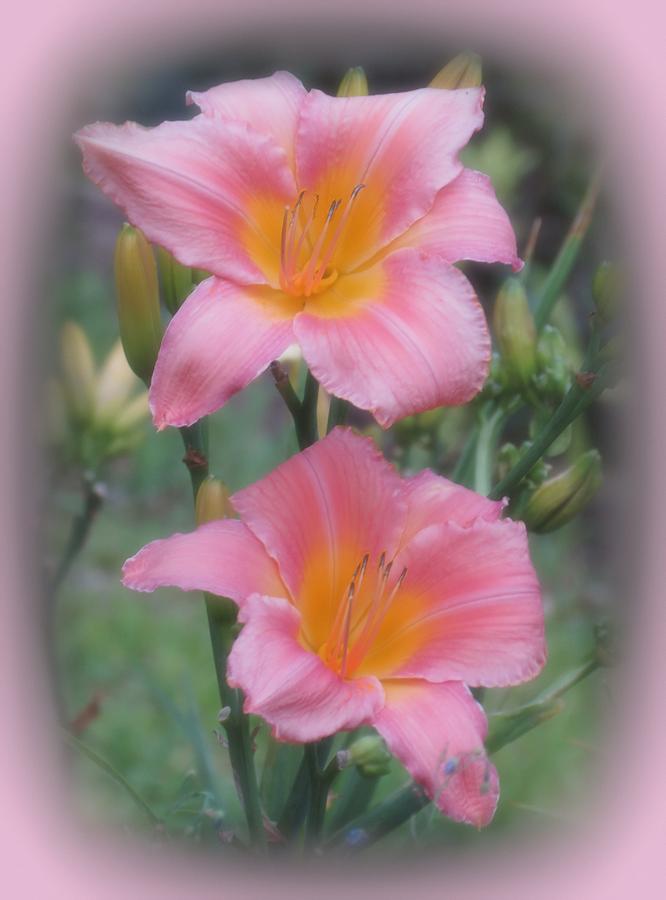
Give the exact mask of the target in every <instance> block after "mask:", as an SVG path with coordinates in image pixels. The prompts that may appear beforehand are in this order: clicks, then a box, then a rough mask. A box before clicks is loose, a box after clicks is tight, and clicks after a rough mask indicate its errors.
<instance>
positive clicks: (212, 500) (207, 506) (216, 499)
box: [194, 475, 235, 525]
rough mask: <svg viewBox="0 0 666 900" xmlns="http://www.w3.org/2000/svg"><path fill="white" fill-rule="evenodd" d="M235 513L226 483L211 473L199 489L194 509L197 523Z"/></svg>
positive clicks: (202, 523) (223, 517) (225, 517)
mask: <svg viewBox="0 0 666 900" xmlns="http://www.w3.org/2000/svg"><path fill="white" fill-rule="evenodd" d="M234 515H235V512H234V508H233V506H232V505H231V503H230V502H229V491H228V490H227V487H226V485H225V484H224V482H223V481H220V479H219V478H216V477H215V476H214V475H209V476H208V477H207V478H205V479H204V480H203V481H202V482H201V486H200V487H199V490H198V491H197V499H196V504H195V511H194V517H195V520H196V523H197V525H204V524H205V523H206V522H215V521H216V520H217V519H228V518H231V516H234Z"/></svg>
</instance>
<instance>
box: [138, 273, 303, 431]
mask: <svg viewBox="0 0 666 900" xmlns="http://www.w3.org/2000/svg"><path fill="white" fill-rule="evenodd" d="M297 308H298V304H297V301H295V300H294V298H291V297H286V296H284V295H282V294H280V293H279V292H278V291H273V290H272V289H271V288H263V287H260V286H255V287H252V286H246V287H243V286H240V285H236V284H233V283H232V282H229V281H224V280H222V279H219V278H208V279H207V280H206V281H203V282H202V283H201V284H200V285H199V286H198V287H197V288H196V290H195V291H194V292H193V293H192V294H190V296H189V297H188V298H187V300H186V301H185V303H184V304H183V305H182V306H181V308H180V309H179V310H178V312H177V313H176V315H175V316H174V317H173V319H172V320H171V322H170V323H169V327H168V328H167V330H166V332H165V335H164V338H163V340H162V346H161V348H160V352H159V355H158V357H157V363H156V365H155V371H154V372H153V378H152V383H151V385H150V408H151V410H152V412H153V419H154V421H155V426H156V427H157V428H158V429H159V428H164V427H165V426H166V425H178V426H181V425H190V424H191V423H192V422H196V421H197V419H200V418H201V417H202V416H205V415H208V414H209V413H211V412H214V411H215V410H216V409H219V408H220V407H221V406H224V404H225V403H226V402H227V400H229V398H230V397H232V396H233V395H234V394H235V393H236V392H237V391H240V390H241V389H242V388H244V387H245V386H246V385H247V384H249V383H250V382H251V381H253V380H254V379H255V378H256V377H257V376H258V375H260V374H261V373H262V372H263V371H264V370H265V369H266V367H267V366H268V365H269V363H270V362H271V361H272V360H273V359H276V358H277V357H278V356H279V355H280V354H281V353H282V352H283V351H284V350H285V349H286V348H287V347H288V346H289V344H291V343H293V340H294V338H293V332H292V322H291V318H290V316H293V314H294V310H295V309H297Z"/></svg>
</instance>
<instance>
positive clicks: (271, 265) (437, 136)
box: [76, 72, 521, 428]
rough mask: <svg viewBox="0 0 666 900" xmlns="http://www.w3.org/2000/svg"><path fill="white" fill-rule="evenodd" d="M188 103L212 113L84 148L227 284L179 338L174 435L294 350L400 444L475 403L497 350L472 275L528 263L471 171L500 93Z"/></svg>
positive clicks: (163, 230)
mask: <svg viewBox="0 0 666 900" xmlns="http://www.w3.org/2000/svg"><path fill="white" fill-rule="evenodd" d="M188 101H189V102H191V103H196V104H197V105H198V107H199V108H200V110H201V113H200V114H199V115H197V116H195V117H194V118H193V119H191V120H189V121H183V122H164V123H163V124H162V125H159V126H158V127H156V128H151V129H149V128H142V127H141V126H139V125H136V124H134V123H126V124H125V125H122V126H115V125H109V124H104V123H97V124H94V125H90V126H87V127H86V128H83V129H82V130H81V131H79V132H78V133H77V135H76V141H77V143H78V144H79V146H80V148H81V150H82V152H83V164H84V170H85V172H86V174H87V175H88V176H89V177H90V178H91V179H92V180H93V181H94V182H95V183H96V184H97V185H99V187H100V188H101V189H102V190H103V191H104V192H105V193H106V194H107V195H108V196H109V197H110V198H111V199H112V200H113V201H114V202H115V203H117V204H118V205H119V206H121V207H122V208H123V210H125V213H126V215H127V217H128V219H129V221H130V222H131V223H132V224H133V225H136V226H138V227H140V228H141V229H143V231H144V232H145V233H146V235H147V236H148V238H149V239H150V240H151V241H153V242H155V243H157V244H161V245H163V246H165V247H167V248H168V249H169V250H170V251H171V252H172V253H173V254H174V255H175V256H176V257H177V259H179V260H180V262H182V263H184V264H185V265H189V266H196V267H199V268H203V269H206V270H207V271H209V272H211V273H212V276H213V277H212V278H211V279H210V280H208V281H205V282H203V283H202V284H201V285H200V286H199V287H197V288H196V290H195V291H194V292H193V293H192V294H191V296H190V297H189V298H188V299H187V300H186V301H185V303H184V305H183V306H182V308H181V309H180V310H179V311H178V313H177V314H176V315H175V317H174V318H173V320H172V322H171V324H170V325H169V328H168V329H167V332H166V335H165V338H164V342H163V345H162V349H161V351H160V355H159V358H158V360H157V365H156V367H155V372H154V375H153V381H152V385H151V391H150V402H151V408H152V411H153V417H154V421H155V424H156V425H157V427H158V428H162V427H164V426H166V425H178V426H181V425H189V424H191V423H192V422H194V421H196V420H197V419H199V418H201V417H202V416H204V415H206V414H208V413H210V412H212V411H214V410H216V409H218V408H219V407H221V406H223V405H224V404H225V403H226V402H227V400H228V399H229V398H230V397H231V396H232V395H233V394H234V393H235V392H236V391H238V390H240V389H241V388H243V387H245V386H246V385H247V384H248V383H249V382H250V381H252V380H253V379H254V378H256V377H257V375H258V374H260V373H261V372H263V371H264V370H265V369H266V367H267V366H268V364H269V363H270V362H271V360H273V359H274V358H276V357H277V356H279V355H280V354H281V353H282V352H283V351H284V350H285V348H286V347H288V346H289V345H290V344H293V343H298V344H299V345H300V347H301V349H302V351H303V356H304V357H305V360H306V361H307V363H308V365H309V367H310V369H311V371H312V372H313V374H314V375H315V376H316V377H317V379H318V380H319V381H320V382H321V384H322V385H323V386H324V387H325V388H326V389H327V390H328V391H329V392H331V393H333V394H335V395H337V396H339V397H342V398H344V399H346V400H349V401H350V402H351V403H354V404H355V405H356V406H358V407H360V408H362V409H367V410H370V411H371V412H372V413H373V414H374V416H375V418H376V419H377V421H378V422H379V423H380V424H381V425H382V426H383V427H388V426H389V425H391V424H392V423H393V422H394V421H396V420H397V419H399V418H402V417H403V416H406V415H409V414H412V413H416V412H420V411H422V410H426V409H431V408H434V407H437V406H442V405H456V404H460V403H465V402H467V401H468V400H470V399H471V398H472V397H473V396H474V395H475V394H476V393H477V391H478V390H479V389H480V388H481V386H482V384H483V382H484V380H485V377H486V375H487V370H488V364H489V359H490V338H489V335H488V329H487V326H486V322H485V317H484V315H483V311H482V309H481V307H480V305H479V303H478V301H477V299H476V297H475V295H474V291H473V289H472V287H471V285H470V284H469V282H468V281H467V279H466V278H465V276H464V275H462V273H461V272H460V271H459V270H458V269H456V268H454V266H453V264H454V263H455V262H457V261H459V260H464V259H471V260H478V261H482V262H495V261H499V262H503V263H509V264H510V265H512V266H513V267H514V268H519V267H520V265H521V263H520V260H519V259H518V257H517V254H516V242H515V237H514V234H513V230H512V228H511V224H510V222H509V220H508V218H507V216H506V213H505V212H504V210H503V209H502V208H501V206H500V205H499V203H498V202H497V199H496V197H495V194H494V192H493V189H492V187H491V185H490V181H489V179H488V178H487V177H486V176H485V175H482V174H480V173H479V172H473V171H471V170H468V169H464V168H463V166H462V164H461V163H460V161H459V159H458V152H459V151H460V150H461V148H462V147H464V146H465V144H466V143H467V142H468V141H469V139H470V137H471V136H472V134H473V133H474V132H475V131H476V130H478V129H479V128H480V127H481V124H482V121H483V114H482V109H481V107H482V102H483V91H482V89H480V88H470V89H464V90H456V91H447V90H439V89H435V88H424V89H422V90H417V91H411V92H406V93H398V94H386V95H378V96H370V97H345V98H341V97H329V96H327V95H325V94H323V93H321V92H320V91H309V92H308V91H306V90H305V88H304V87H303V85H302V84H301V82H300V81H298V79H296V78H294V77H293V76H292V75H289V74H288V73H286V72H278V73H276V74H275V75H273V76H272V77H270V78H260V79H257V80H249V81H239V82H235V83H232V84H224V85H220V86H218V87H215V88H212V89H211V90H209V91H207V92H205V93H203V94H189V95H188Z"/></svg>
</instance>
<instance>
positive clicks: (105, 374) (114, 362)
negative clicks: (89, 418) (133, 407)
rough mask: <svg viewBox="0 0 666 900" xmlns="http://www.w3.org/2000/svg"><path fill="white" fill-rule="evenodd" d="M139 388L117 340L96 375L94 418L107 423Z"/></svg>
mask: <svg viewBox="0 0 666 900" xmlns="http://www.w3.org/2000/svg"><path fill="white" fill-rule="evenodd" d="M138 386H139V382H138V381H137V380H136V375H135V374H134V372H132V370H131V369H130V367H129V365H128V363H127V358H126V356H125V351H124V350H123V346H122V343H121V342H120V341H119V340H118V341H116V343H115V344H114V345H113V347H112V348H111V350H110V351H109V353H108V355H107V357H106V359H105V360H104V362H103V364H102V367H101V368H100V370H99V372H98V373H97V384H96V392H95V393H96V397H95V418H96V419H97V421H104V422H109V421H113V419H114V418H115V417H116V415H118V414H119V413H120V412H121V410H122V409H123V408H124V407H125V406H126V405H127V401H128V399H129V397H130V395H131V394H132V392H133V391H134V388H136V387H138Z"/></svg>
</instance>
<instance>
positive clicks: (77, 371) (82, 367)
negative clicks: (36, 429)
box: [60, 322, 95, 422]
mask: <svg viewBox="0 0 666 900" xmlns="http://www.w3.org/2000/svg"><path fill="white" fill-rule="evenodd" d="M60 354H61V360H62V388H63V393H64V396H65V404H66V407H67V413H68V415H69V416H70V418H71V419H72V420H73V421H74V422H84V421H86V420H88V419H90V418H91V416H92V414H93V411H94V407H95V362H94V360H93V355H92V350H91V348H90V343H89V341H88V338H87V337H86V333H85V332H84V330H83V329H82V328H81V327H80V326H79V325H77V324H76V323H75V322H65V324H64V325H63V327H62V330H61V332H60Z"/></svg>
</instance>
